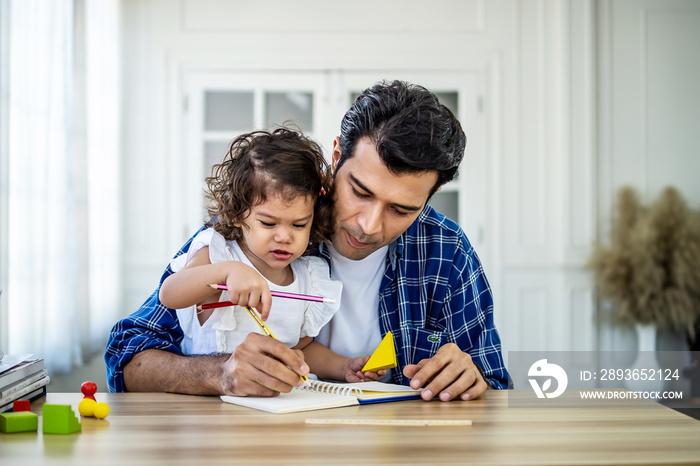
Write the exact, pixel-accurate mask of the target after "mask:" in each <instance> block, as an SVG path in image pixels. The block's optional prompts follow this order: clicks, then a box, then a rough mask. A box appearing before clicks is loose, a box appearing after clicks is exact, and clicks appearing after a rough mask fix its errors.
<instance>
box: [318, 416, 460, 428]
mask: <svg viewBox="0 0 700 466" xmlns="http://www.w3.org/2000/svg"><path fill="white" fill-rule="evenodd" d="M306 423H307V424H312V425H325V426H327V425H336V426H345V425H354V426H409V427H423V426H429V427H456V426H470V425H472V421H470V420H468V419H461V420H448V419H351V418H349V419H307V420H306Z"/></svg>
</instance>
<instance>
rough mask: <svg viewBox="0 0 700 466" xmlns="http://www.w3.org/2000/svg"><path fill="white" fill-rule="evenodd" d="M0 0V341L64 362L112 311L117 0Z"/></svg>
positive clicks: (57, 364) (55, 366)
mask: <svg viewBox="0 0 700 466" xmlns="http://www.w3.org/2000/svg"><path fill="white" fill-rule="evenodd" d="M2 1H4V2H6V3H5V4H4V5H3V12H4V13H5V14H7V16H8V18H7V19H8V20H9V21H7V22H5V24H7V26H8V28H9V31H7V33H6V36H5V37H6V40H7V47H5V48H6V50H7V52H8V53H7V54H6V57H4V58H2V59H3V60H7V61H8V64H7V93H6V94H7V95H8V102H7V106H6V114H7V115H8V118H7V122H4V123H2V124H3V129H4V130H6V131H7V133H6V134H7V137H6V139H7V144H6V147H7V149H6V150H7V155H6V163H5V164H4V166H6V167H7V171H8V172H7V175H6V176H3V177H2V179H3V183H7V185H8V189H7V190H6V191H7V194H6V196H7V200H6V204H7V222H6V227H5V228H6V230H7V231H6V232H3V233H6V239H5V238H3V239H2V241H7V242H8V244H7V245H6V250H7V251H8V253H7V256H8V257H7V259H6V260H5V261H3V262H4V269H5V273H6V274H7V277H6V280H4V282H5V283H6V284H7V289H6V290H4V291H3V299H5V300H6V301H4V302H5V303H6V304H7V307H6V309H5V311H4V312H5V313H6V318H5V319H4V321H5V322H7V329H6V330H5V331H3V334H4V335H6V338H7V348H5V352H9V353H33V354H34V355H36V356H40V357H43V358H44V359H45V363H46V365H47V367H48V369H49V372H50V373H52V372H53V373H66V372H69V371H70V370H71V368H72V367H74V366H77V365H81V364H82V363H84V362H85V361H86V360H87V359H88V358H90V357H91V356H93V355H95V354H97V353H100V352H102V351H103V350H104V344H105V342H106V339H107V335H108V332H109V329H110V327H111V325H112V324H114V322H115V321H116V320H117V318H118V317H119V315H120V314H119V312H118V309H119V305H120V303H119V289H120V283H119V281H120V280H119V271H120V264H119V257H120V254H119V247H120V235H119V223H118V220H119V179H120V174H119V158H118V154H119V144H118V134H119V124H118V122H119V98H118V95H119V92H118V91H119V80H118V77H119V72H118V25H119V8H118V5H119V2H118V0H2ZM8 23H9V24H8ZM3 236H5V235H3ZM5 295H6V296H5Z"/></svg>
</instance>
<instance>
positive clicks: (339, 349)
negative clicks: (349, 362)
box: [315, 242, 389, 358]
mask: <svg viewBox="0 0 700 466" xmlns="http://www.w3.org/2000/svg"><path fill="white" fill-rule="evenodd" d="M325 244H326V245H327V246H328V249H329V252H330V255H331V264H332V266H331V278H332V279H333V280H340V281H341V282H342V283H343V291H342V299H341V300H340V310H339V311H338V312H337V313H336V314H335V315H334V316H333V318H332V319H331V321H330V322H329V323H328V325H326V326H325V327H323V328H322V329H321V331H320V332H319V334H318V336H317V337H316V338H315V341H318V342H319V343H321V344H323V345H325V346H327V347H328V348H330V349H331V351H333V352H335V353H337V354H340V355H341V356H347V357H351V358H356V357H358V356H369V355H371V354H372V353H373V352H374V350H375V349H377V346H379V343H381V341H382V336H381V333H380V330H379V286H380V285H381V282H382V277H383V276H384V270H385V269H386V255H387V252H388V251H389V246H384V247H382V248H380V249H378V250H376V251H375V252H373V253H372V254H370V255H369V256H367V257H366V258H364V259H362V260H359V261H354V260H350V259H348V258H347V257H344V256H341V255H340V254H339V253H338V251H336V250H335V248H334V247H333V246H332V245H331V244H330V242H326V243H325Z"/></svg>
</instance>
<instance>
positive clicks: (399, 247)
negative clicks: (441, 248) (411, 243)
mask: <svg viewBox="0 0 700 466" xmlns="http://www.w3.org/2000/svg"><path fill="white" fill-rule="evenodd" d="M404 234H405V232H404V233H403V234H401V236H399V237H398V238H396V241H394V242H393V243H390V244H389V251H388V254H389V263H390V264H391V270H396V264H397V263H398V260H399V257H400V256H402V255H403V246H404V239H403V235H404ZM318 254H319V256H321V257H323V258H324V259H326V261H327V262H328V263H329V264H330V263H331V253H330V250H329V249H328V246H327V245H326V243H325V241H324V242H322V243H321V244H319V245H318Z"/></svg>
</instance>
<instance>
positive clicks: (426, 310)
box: [105, 206, 509, 392]
mask: <svg viewBox="0 0 700 466" xmlns="http://www.w3.org/2000/svg"><path fill="white" fill-rule="evenodd" d="M202 228H204V227H202ZM200 231H201V230H200ZM198 233H199V232H198ZM194 236H196V234H195V235H194ZM194 236H193V237H192V238H190V239H189V240H188V241H187V243H185V245H184V246H183V247H182V248H181V249H180V250H179V251H178V253H177V254H176V255H175V257H177V256H179V255H180V254H182V253H185V252H187V250H188V249H189V247H190V244H191V242H192V239H193V238H194ZM319 254H320V255H321V256H322V257H324V258H325V259H326V260H327V261H329V262H330V256H329V253H328V249H327V248H323V245H321V248H320V250H319ZM331 266H332V265H331ZM172 273H173V272H172V270H171V269H170V266H168V268H167V269H166V270H165V272H164V273H163V276H162V277H161V280H160V283H163V280H165V278H166V277H168V276H169V275H171V274H172ZM159 290H160V287H159V289H157V290H156V291H155V292H154V293H153V294H152V295H151V297H150V298H149V299H148V300H146V302H145V303H144V304H143V305H142V306H141V308H140V309H139V310H138V311H136V312H135V313H133V314H132V315H130V316H129V317H126V318H124V319H123V320H121V321H119V322H117V324H116V325H115V326H114V328H113V329H112V331H111V332H110V337H109V342H108V343H107V350H106V352H105V362H106V365H107V383H108V385H109V390H110V391H111V392H122V391H124V374H123V368H124V366H125V365H126V364H127V363H128V362H129V361H131V358H132V357H133V356H134V355H135V354H137V353H139V352H141V351H143V350H145V349H148V348H157V349H162V350H166V351H170V352H173V353H177V354H182V351H181V350H180V343H181V341H182V338H183V332H182V328H181V327H180V325H179V323H178V321H177V316H176V314H175V311H174V310H173V309H169V308H167V307H165V306H163V304H161V302H160V300H159V299H158V292H159ZM379 295H380V296H379V325H380V329H381V333H382V335H385V334H386V333H387V332H388V331H391V332H392V334H393V335H394V344H395V345H396V349H397V354H396V356H397V361H396V362H397V364H398V366H397V368H396V369H394V370H393V371H392V374H393V377H394V381H395V382H396V383H400V384H404V385H407V384H408V382H409V379H407V378H406V377H404V376H403V368H404V367H405V366H406V365H407V364H415V363H418V362H419V361H420V360H422V359H426V358H430V357H432V356H434V355H435V353H436V352H437V350H438V348H440V347H441V346H442V345H444V344H446V343H455V344H456V345H457V346H459V347H460V348H461V349H462V350H463V351H465V352H467V353H469V355H470V356H471V357H472V359H473V361H474V363H475V364H476V365H477V366H478V367H479V368H480V369H481V372H482V373H483V375H484V378H485V379H486V381H487V382H488V383H489V385H491V386H492V387H493V388H508V385H509V377H508V372H507V371H506V368H505V366H504V364H503V358H502V357H501V341H500V337H499V336H498V331H497V330H496V327H495V326H494V322H493V299H492V296H491V289H490V288H489V284H488V281H487V280H486V275H485V274H484V270H483V268H482V266H481V263H480V262H479V258H478V257H477V255H476V253H475V252H474V249H473V248H472V246H471V244H470V243H469V240H468V239H467V237H466V235H465V234H464V232H463V231H462V229H461V228H460V227H459V226H458V225H457V224H456V223H454V222H453V221H452V220H450V219H448V218H446V217H445V216H443V215H441V214H440V213H438V212H436V211H435V210H433V208H432V207H430V206H427V207H426V208H425V210H424V211H423V212H422V213H421V215H420V216H418V218H417V219H416V221H415V222H413V224H412V225H411V226H410V227H409V228H408V230H406V232H404V233H403V234H402V235H401V236H400V237H399V238H398V239H397V240H396V241H394V242H393V243H392V244H390V245H389V253H388V255H387V267H386V271H385V272H384V277H383V278H382V283H381V286H380V289H379Z"/></svg>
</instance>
